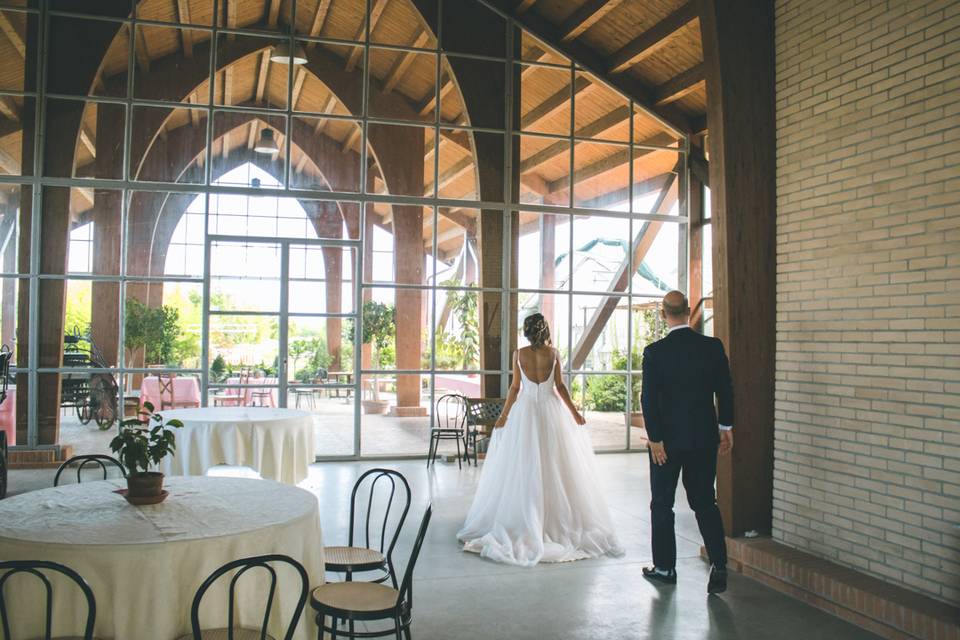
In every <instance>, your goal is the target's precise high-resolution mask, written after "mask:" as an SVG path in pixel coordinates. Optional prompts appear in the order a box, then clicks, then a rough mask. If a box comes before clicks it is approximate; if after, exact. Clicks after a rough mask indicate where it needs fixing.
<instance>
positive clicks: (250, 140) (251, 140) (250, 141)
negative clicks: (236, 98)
mask: <svg viewBox="0 0 960 640" xmlns="http://www.w3.org/2000/svg"><path fill="white" fill-rule="evenodd" d="M256 143H257V120H253V121H252V122H251V123H250V131H249V132H248V133H247V149H253V145H255V144H256Z"/></svg>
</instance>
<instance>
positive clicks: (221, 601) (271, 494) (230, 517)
mask: <svg viewBox="0 0 960 640" xmlns="http://www.w3.org/2000/svg"><path fill="white" fill-rule="evenodd" d="M120 486H123V481H122V480H106V481H96V482H85V483H83V484H68V485H62V486H60V487H55V488H51V489H43V490H40V491H33V492H29V493H24V494H20V495H18V496H14V497H12V498H8V499H6V500H3V501H0V559H3V560H38V559H39V560H51V561H53V562H59V563H61V564H65V565H67V566H68V567H70V568H72V569H74V570H75V571H77V572H78V573H79V574H80V575H81V576H83V578H84V579H85V580H86V581H87V583H88V584H89V585H90V588H91V589H92V590H93V594H94V597H95V598H96V601H97V623H96V628H95V635H96V636H97V637H99V638H115V639H117V640H121V639H123V640H132V639H134V638H136V639H137V640H151V639H156V640H173V639H174V638H177V637H179V636H181V635H183V634H187V633H189V632H190V605H191V603H192V601H193V596H194V594H195V593H196V591H197V588H198V587H199V586H200V584H201V583H202V582H203V581H204V580H205V579H206V578H207V577H208V576H209V575H210V574H211V573H212V572H213V571H214V570H215V569H217V568H218V567H220V566H221V565H223V564H225V563H227V562H229V561H231V560H235V559H237V558H245V557H249V556H255V555H262V554H267V553H282V554H286V555H288V556H291V557H293V558H294V559H296V560H297V561H299V562H300V563H301V564H303V566H304V567H305V568H306V570H307V574H308V575H309V577H310V585H311V587H314V586H317V585H319V584H322V583H323V580H324V573H323V546H322V540H321V534H320V515H319V508H318V504H317V499H316V497H315V496H314V495H313V494H311V493H309V492H307V491H304V490H303V489H298V488H296V487H288V486H286V485H282V484H279V483H276V482H270V481H265V480H251V479H246V478H207V477H189V478H184V477H173V478H167V479H166V483H165V487H166V488H167V489H168V490H169V492H170V496H169V497H168V498H167V500H166V501H165V502H163V503H161V504H158V505H152V506H147V507H134V506H132V505H130V504H128V503H127V501H126V500H124V499H123V498H122V497H121V496H119V495H117V494H116V493H114V490H115V489H117V488H118V487H120ZM264 573H265V572H263V571H262V570H256V571H252V572H248V573H247V574H245V575H244V577H243V578H241V580H240V582H239V585H240V586H239V587H238V592H237V602H238V604H239V607H238V611H239V612H240V619H241V622H242V623H243V624H245V625H253V626H258V625H259V620H260V619H261V618H262V615H263V602H264V600H265V596H262V595H260V594H261V593H262V594H265V593H266V591H267V581H266V580H265V579H263V577H262V576H261V575H256V574H264ZM248 578H251V579H252V580H251V581H250V582H249V583H247V580H248ZM278 578H279V579H278V601H277V603H276V605H275V606H277V607H279V609H276V610H275V613H274V614H273V615H272V616H271V618H272V620H271V626H270V634H271V635H272V636H274V637H275V638H281V637H283V635H282V634H283V631H284V630H285V628H286V622H285V621H289V617H290V614H291V612H292V610H293V607H294V606H295V605H296V600H297V598H298V597H299V580H298V579H296V574H295V572H293V571H292V570H288V569H283V570H278ZM225 582H229V578H227V580H226V581H225ZM244 583H247V584H244ZM39 584H40V583H39V582H38V581H36V580H35V579H30V578H29V577H28V576H19V577H16V578H13V579H12V580H11V583H10V584H8V586H7V588H6V596H7V611H10V612H13V621H14V623H13V628H12V629H11V631H12V633H13V637H14V638H32V637H41V636H42V627H41V626H39V625H42V617H43V613H42V611H43V610H42V607H43V602H44V599H43V597H42V596H41V588H40V586H39ZM53 584H54V594H55V600H54V603H55V606H54V608H53V611H54V628H53V635H54V636H63V635H66V636H70V635H80V633H81V632H82V631H83V623H84V621H85V620H86V605H85V603H84V600H83V597H82V594H81V593H80V590H79V589H77V588H75V587H70V586H69V585H70V584H71V583H69V582H67V581H65V580H64V579H61V578H54V579H53ZM226 593H227V586H226V584H223V585H218V588H215V589H211V590H210V591H208V592H207V595H206V596H205V597H204V601H203V608H202V609H201V618H200V620H201V624H202V625H203V626H204V627H206V628H217V627H221V628H222V627H224V626H225V625H226V615H227V614H226V611H227V596H226ZM258 597H259V599H258ZM305 611H306V612H307V614H306V615H304V616H303V617H302V618H301V620H300V625H299V627H298V632H297V635H296V637H297V638H298V639H299V640H307V639H308V638H315V637H316V625H315V623H314V621H313V616H312V615H310V614H309V611H310V604H309V601H308V602H307V605H306V610H305ZM30 621H35V623H36V624H34V625H29V622H30Z"/></svg>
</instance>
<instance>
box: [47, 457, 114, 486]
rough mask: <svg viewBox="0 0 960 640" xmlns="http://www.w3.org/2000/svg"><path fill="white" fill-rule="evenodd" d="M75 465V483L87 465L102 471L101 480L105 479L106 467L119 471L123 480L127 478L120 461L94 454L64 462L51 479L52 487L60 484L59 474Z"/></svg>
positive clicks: (78, 480)
mask: <svg viewBox="0 0 960 640" xmlns="http://www.w3.org/2000/svg"><path fill="white" fill-rule="evenodd" d="M76 463H79V464H77V482H78V483H79V482H80V472H81V471H83V468H84V467H85V466H87V465H88V464H89V465H91V466H99V467H100V469H101V470H102V471H103V479H104V480H106V479H107V466H108V465H114V466H115V467H117V468H118V469H120V473H121V474H122V475H123V477H124V478H126V477H127V470H126V469H124V468H123V465H122V464H120V461H119V460H117V459H116V458H114V457H111V456H107V455H103V454H99V453H94V454H85V455H82V456H73V457H72V458H70V459H69V460H67V461H65V462H64V463H63V464H61V465H60V468H59V469H57V475H55V476H54V477H53V486H55V487H56V486H59V484H60V474H61V473H63V472H64V471H66V470H67V468H69V467H70V466H71V465H73V464H76Z"/></svg>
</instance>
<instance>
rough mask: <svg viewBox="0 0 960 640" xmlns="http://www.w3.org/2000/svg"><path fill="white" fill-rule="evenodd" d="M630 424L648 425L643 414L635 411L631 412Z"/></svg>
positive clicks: (637, 425) (634, 425) (633, 425)
mask: <svg viewBox="0 0 960 640" xmlns="http://www.w3.org/2000/svg"><path fill="white" fill-rule="evenodd" d="M630 426H631V427H646V426H647V425H646V423H645V422H644V421H643V414H642V413H640V412H634V413H631V414H630Z"/></svg>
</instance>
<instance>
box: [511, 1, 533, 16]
mask: <svg viewBox="0 0 960 640" xmlns="http://www.w3.org/2000/svg"><path fill="white" fill-rule="evenodd" d="M536 2H537V0H520V2H518V3H517V8H516V9H514V11H515V12H516V14H517V15H522V14H524V13H526V12H527V11H528V10H529V9H530V7H532V6H533V5H534V4H536Z"/></svg>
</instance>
